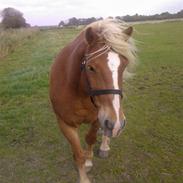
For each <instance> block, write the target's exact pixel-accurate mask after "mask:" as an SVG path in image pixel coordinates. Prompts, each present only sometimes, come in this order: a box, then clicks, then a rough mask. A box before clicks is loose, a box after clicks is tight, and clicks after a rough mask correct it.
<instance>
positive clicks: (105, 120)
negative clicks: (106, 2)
mask: <svg viewBox="0 0 183 183" xmlns="http://www.w3.org/2000/svg"><path fill="white" fill-rule="evenodd" d="M132 32H133V29H132V27H129V26H127V25H126V24H124V22H121V21H119V20H114V19H106V20H100V21H97V22H94V23H92V24H90V25H88V26H87V27H86V28H85V29H84V30H83V31H82V32H81V33H80V34H79V35H78V36H77V37H76V38H75V39H74V40H73V41H72V42H70V43H69V44H68V45H67V46H66V47H64V48H63V49H62V50H61V52H60V53H59V54H58V56H57V58H56V60H55V62H54V63H53V65H52V68H51V74H50V99H51V102H52V106H53V109H54V112H55V114H56V117H57V119H58V124H59V127H60V130H61V131H62V133H63V134H64V136H65V137H66V139H67V140H68V141H69V143H70V144H71V148H72V151H73V154H74V160H75V162H76V165H77V168H78V172H79V178H80V183H90V181H89V179H88V177H87V171H88V170H89V169H90V168H91V167H92V165H93V164H92V157H93V145H94V144H95V142H96V136H97V131H98V129H99V127H101V128H102V129H103V131H104V133H103V137H102V143H101V146H100V150H99V155H100V156H101V157H107V155H108V151H109V149H110V148H109V141H110V137H117V136H119V134H120V132H121V131H122V129H123V127H124V126H125V123H126V122H125V121H126V120H125V115H124V113H123V108H122V105H121V99H122V98H123V92H122V83H123V79H124V77H125V75H126V73H128V71H129V66H130V65H134V63H135V45H134V42H133V40H132V38H131V34H132ZM82 123H89V124H90V125H91V127H90V129H89V131H88V133H87V134H86V138H85V140H86V143H87V148H86V150H83V148H82V147H81V144H80V139H79V135H78V128H79V126H80V125H81V124H82Z"/></svg>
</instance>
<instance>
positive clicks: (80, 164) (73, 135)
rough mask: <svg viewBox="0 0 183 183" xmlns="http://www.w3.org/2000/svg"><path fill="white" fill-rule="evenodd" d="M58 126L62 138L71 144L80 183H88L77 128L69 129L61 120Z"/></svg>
mask: <svg viewBox="0 0 183 183" xmlns="http://www.w3.org/2000/svg"><path fill="white" fill-rule="evenodd" d="M59 126H60V129H61V131H62V132H63V134H64V136H65V137H66V138H67V140H68V141H69V142H70V144H71V147H72V151H73V153H74V160H75V162H76V165H77V168H78V171H79V177H80V183H90V181H89V179H88V177H87V174H86V170H85V155H84V151H83V149H82V147H81V144H80V139H79V136H78V132H77V128H74V127H71V126H69V125H67V124H66V123H64V121H61V120H59Z"/></svg>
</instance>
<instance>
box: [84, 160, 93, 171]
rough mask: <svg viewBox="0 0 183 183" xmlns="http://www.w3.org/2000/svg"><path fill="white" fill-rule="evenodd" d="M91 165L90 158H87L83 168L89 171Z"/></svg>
mask: <svg viewBox="0 0 183 183" xmlns="http://www.w3.org/2000/svg"><path fill="white" fill-rule="evenodd" d="M92 166H93V163H92V161H91V160H90V159H87V160H86V161H85V170H86V172H89V171H90V170H91V168H92Z"/></svg>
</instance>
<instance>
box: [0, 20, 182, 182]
mask: <svg viewBox="0 0 183 183" xmlns="http://www.w3.org/2000/svg"><path fill="white" fill-rule="evenodd" d="M135 27H136V29H137V31H138V32H139V33H138V34H136V35H135V37H136V39H138V41H139V43H138V44H139V45H138V47H139V60H140V61H139V65H138V67H137V70H136V75H135V77H134V78H133V79H131V80H129V81H128V82H126V83H125V85H124V87H125V92H126V95H127V97H126V99H125V100H124V101H123V103H124V109H125V114H126V117H127V119H128V124H127V127H126V129H125V131H124V133H123V134H121V136H120V137H119V138H117V139H112V143H111V151H110V156H109V158H108V159H107V160H104V159H100V158H98V157H97V156H95V158H94V169H93V170H92V171H91V172H90V173H89V177H90V179H91V180H92V183H101V182H105V183H122V182H123V183H142V182H144V183H182V182H183V179H182V173H183V172H182V170H183V167H182V157H183V148H182V147H183V141H182V139H183V135H182V130H183V125H182V119H183V112H182V109H183V103H182V101H183V72H182V67H183V60H182V58H183V51H182V48H183V47H182V45H183V24H182V22H168V23H160V24H143V25H136V26H135ZM77 33H78V30H75V29H68V30H67V29H62V30H59V29H55V30H43V31H41V32H39V33H38V34H37V35H36V36H35V37H33V38H32V39H30V40H27V41H25V43H24V44H23V45H22V46H20V47H18V48H17V50H16V51H14V53H12V54H11V55H9V56H8V57H7V58H6V59H3V60H2V61H1V62H0V182H1V183H11V182H15V183H46V182H48V183H73V182H76V180H77V173H76V171H75V168H74V164H73V160H72V153H71V151H70V147H69V145H68V143H67V141H66V140H65V138H64V137H63V136H62V135H61V133H60V131H59V129H58V127H57V122H56V119H55V116H54V114H53V112H52V109H51V105H50V102H49V97H48V75H49V68H50V65H51V63H52V61H53V59H54V57H55V55H56V54H57V53H58V51H59V50H60V49H61V48H62V47H63V46H64V45H65V44H66V43H67V42H68V41H70V40H71V39H72V38H73V37H74V36H75V35H76V34H77ZM85 129H86V127H85V126H84V127H82V128H81V135H83V134H84V133H85ZM82 142H83V140H82ZM99 145H100V138H99V139H98V142H97V144H96V147H95V154H96V152H97V149H98V147H99Z"/></svg>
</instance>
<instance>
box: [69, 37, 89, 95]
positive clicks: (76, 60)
mask: <svg viewBox="0 0 183 183" xmlns="http://www.w3.org/2000/svg"><path fill="white" fill-rule="evenodd" d="M86 46H87V45H86V42H85V40H84V38H83V33H81V34H80V35H79V36H78V37H77V38H76V39H75V40H74V41H73V42H72V43H70V45H69V47H68V50H69V52H70V53H68V59H67V60H66V62H67V68H68V69H67V76H68V80H67V82H68V85H69V87H70V88H71V89H72V91H73V92H74V91H76V92H78V91H77V90H82V87H83V86H81V85H82V81H81V80H82V78H81V77H82V72H81V62H82V60H83V58H84V54H85V51H86Z"/></svg>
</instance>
